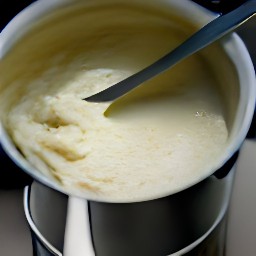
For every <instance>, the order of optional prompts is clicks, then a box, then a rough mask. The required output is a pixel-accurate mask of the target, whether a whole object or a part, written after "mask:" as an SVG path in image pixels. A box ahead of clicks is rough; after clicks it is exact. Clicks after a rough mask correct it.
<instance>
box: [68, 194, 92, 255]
mask: <svg viewBox="0 0 256 256" xmlns="http://www.w3.org/2000/svg"><path fill="white" fill-rule="evenodd" d="M63 255H64V256H74V255H76V256H95V253H94V249H93V245H92V239H91V231H90V223H89V212H88V202H87V201H86V200H84V199H82V198H77V197H72V196H70V197H69V199H68V211H67V220H66V229H65V238H64V252H63Z"/></svg>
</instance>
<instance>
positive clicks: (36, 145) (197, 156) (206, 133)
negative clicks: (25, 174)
mask: <svg viewBox="0 0 256 256" xmlns="http://www.w3.org/2000/svg"><path fill="white" fill-rule="evenodd" d="M143 31H144V30H143ZM152 31H153V32H154V30H152V29H150V30H148V32H147V34H150V33H153V32H152ZM155 31H159V30H157V28H156V30H155ZM161 33H162V32H161ZM133 38H134V37H133ZM152 38H153V37H152ZM154 38H155V37H154ZM171 38H174V37H172V36H170V37H169V39H171ZM125 39H127V38H125ZM115 40H116V37H114V39H113V42H112V41H111V40H110V39H109V40H108V41H106V42H107V43H106V45H107V46H108V47H110V48H111V47H112V48H114V47H115V45H116V44H115V43H114V41H115ZM130 40H131V41H129V40H126V41H124V45H127V47H123V48H122V47H120V46H119V48H118V49H119V52H118V53H119V56H120V53H121V52H123V54H124V55H128V56H129V54H130V52H132V49H135V48H136V47H134V45H133V47H131V48H129V47H128V46H129V45H130V46H132V44H135V45H137V47H139V48H140V47H141V49H144V46H143V44H141V45H138V44H137V42H133V41H132V39H130ZM144 40H145V42H146V41H147V40H148V37H145V38H144ZM155 40H156V39H155ZM176 41H177V40H176ZM111 42H112V44H111ZM145 42H144V43H145ZM148 42H149V41H148ZM162 42H165V45H167V43H166V36H164V37H163V39H162V41H161V40H160V41H159V44H161V43H162ZM149 44H150V43H149ZM106 45H105V46H104V47H106ZM118 45H120V42H119V44H118ZM155 48H161V47H155ZM138 51H140V50H138ZM142 51H143V50H142ZM156 51H157V50H156ZM86 54H87V53H86ZM93 54H95V57H97V58H96V59H97V60H98V61H100V56H99V54H98V52H97V51H95V50H91V52H90V58H89V59H93V56H94V55H93ZM143 54H144V53H143ZM82 55H83V53H80V55H79V56H74V57H73V58H72V59H70V60H69V62H68V64H67V63H66V64H65V65H55V64H54V63H55V62H54V60H53V59H54V58H56V59H58V58H59V59H61V57H56V56H53V57H52V60H49V65H48V67H47V68H45V69H44V71H43V72H41V73H40V74H36V75H35V76H34V77H32V78H30V79H29V83H28V84H26V87H25V89H23V91H22V93H20V95H21V96H20V97H18V98H17V94H15V93H14V94H15V95H16V96H15V97H16V100H15V104H13V105H12V106H11V108H10V109H9V110H8V114H7V115H6V118H5V120H6V121H5V126H6V128H7V129H8V131H9V133H10V135H11V136H12V138H13V140H14V142H15V143H16V145H17V147H18V148H19V149H20V150H21V152H22V153H23V154H24V155H25V157H26V158H27V159H28V160H29V161H30V162H31V163H32V164H33V165H34V166H35V167H36V168H37V169H39V170H40V171H41V172H43V173H45V174H47V175H49V176H52V177H53V178H54V179H56V181H57V182H59V183H61V184H62V186H63V187H64V188H66V189H67V190H68V191H75V193H76V194H79V195H85V196H88V197H90V198H93V199H100V200H110V201H111V200H113V201H115V200H117V201H118V200H119V201H126V200H127V201H134V200H135V201H136V200H140V199H144V198H151V197H152V198H156V197H158V196H163V195H167V194H168V193H171V192H174V191H178V190H179V189H180V188H182V187H186V186H187V185H188V184H192V183H194V182H196V181H197V180H198V179H200V178H201V177H205V176H206V175H208V174H209V173H210V170H212V169H214V168H215V167H216V162H217V160H218V159H219V158H220V156H221V154H222V152H223V150H224V149H225V147H226V144H227V139H228V131H227V127H226V123H225V118H224V110H223V108H222V102H221V96H220V95H219V92H218V89H217V86H216V83H217V82H216V79H215V78H214V76H213V75H212V73H211V71H209V72H208V71H207V70H208V67H207V65H206V63H205V61H203V59H202V57H200V56H199V57H198V56H193V57H190V58H189V59H188V60H186V61H184V62H182V63H180V64H179V65H178V66H177V67H175V68H173V69H172V70H170V71H168V72H166V73H165V74H163V75H160V76H159V77H157V78H155V79H153V80H152V81H150V82H147V83H145V84H143V85H142V86H141V87H139V88H138V89H136V90H134V91H132V92H131V93H130V94H127V95H126V96H124V97H123V98H120V99H119V100H117V101H114V102H109V103H89V102H86V101H84V100H82V99H83V98H85V97H86V96H89V95H92V94H93V93H95V92H98V91H100V90H102V89H104V88H107V87H109V86H110V85H112V84H114V83H116V82H118V81H120V80H122V79H124V78H126V77H127V76H129V75H131V74H133V73H134V70H133V69H132V68H130V69H129V65H127V67H125V66H123V65H120V68H118V65H114V66H115V67H108V65H107V64H106V63H107V62H108V60H111V58H112V57H111V54H110V57H108V55H107V54H106V55H105V56H102V59H104V61H105V62H104V65H103V64H102V65H95V63H94V64H93V65H90V64H88V63H87V62H86V59H88V58H83V57H81V56H82ZM131 56H132V53H131ZM134 57H135V56H132V58H134ZM118 61H120V59H119V60H118ZM56 62H58V61H56ZM131 66H132V65H131ZM18 84H19V80H16V81H15V83H13V86H14V87H13V88H15V86H16V87H17V88H18V87H19V86H18ZM8 90H9V93H7V94H6V95H7V96H5V98H6V100H7V101H8V100H9V99H10V95H11V93H10V92H12V90H13V92H15V89H12V85H9V87H8ZM8 97H9V98H8Z"/></svg>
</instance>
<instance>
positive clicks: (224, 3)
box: [193, 0, 247, 14]
mask: <svg viewBox="0 0 256 256" xmlns="http://www.w3.org/2000/svg"><path fill="white" fill-rule="evenodd" d="M193 2H195V3H198V4H200V5H201V6H203V7H205V8H207V9H208V10H210V11H212V12H218V13H222V14H225V13H228V12H230V11H232V10H234V9H236V8H237V7H238V6H240V5H242V4H243V3H245V2H247V0H193Z"/></svg>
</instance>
